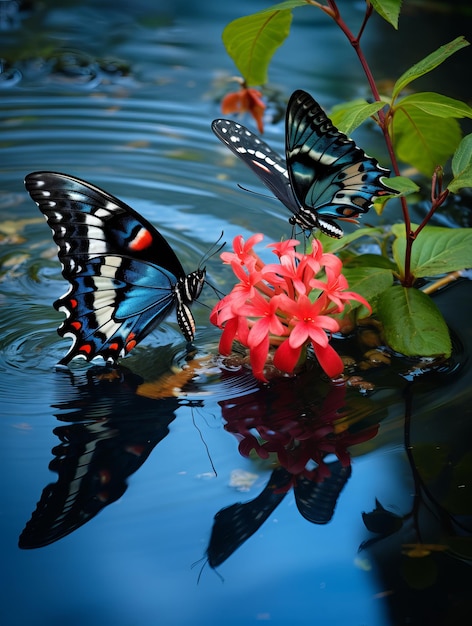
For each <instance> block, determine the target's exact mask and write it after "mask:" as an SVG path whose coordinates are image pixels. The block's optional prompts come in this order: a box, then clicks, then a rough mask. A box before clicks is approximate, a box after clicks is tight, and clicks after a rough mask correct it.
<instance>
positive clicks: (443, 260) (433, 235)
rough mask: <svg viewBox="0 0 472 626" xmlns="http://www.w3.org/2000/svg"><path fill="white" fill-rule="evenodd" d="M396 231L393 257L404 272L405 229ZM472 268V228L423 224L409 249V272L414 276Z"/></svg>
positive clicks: (433, 274)
mask: <svg viewBox="0 0 472 626" xmlns="http://www.w3.org/2000/svg"><path fill="white" fill-rule="evenodd" d="M392 230H396V232H398V235H397V236H396V239H395V240H394V242H393V249H392V250H393V257H394V259H395V261H396V263H397V264H398V267H399V268H401V271H402V272H404V266H405V250H406V237H405V229H404V228H403V229H392ZM469 267H472V228H445V227H443V226H426V227H425V228H423V230H422V231H421V232H420V234H419V235H418V237H417V239H416V241H415V242H414V244H413V247H412V250H411V271H412V274H413V275H414V276H415V278H424V277H426V276H437V275H438V274H447V273H448V272H455V271H457V270H463V269H465V268H469Z"/></svg>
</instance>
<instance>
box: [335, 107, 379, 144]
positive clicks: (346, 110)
mask: <svg viewBox="0 0 472 626" xmlns="http://www.w3.org/2000/svg"><path fill="white" fill-rule="evenodd" d="M384 106H385V102H372V103H369V102H366V101H365V100H362V99H359V100H353V101H352V102H347V103H345V104H338V105H336V106H335V107H333V109H332V110H331V113H330V118H331V121H332V122H333V124H334V125H335V126H336V127H337V128H338V129H339V130H340V131H341V132H343V133H345V134H346V135H348V136H349V135H350V134H351V133H352V131H354V130H355V129H356V128H357V127H358V126H360V125H361V124H362V122H364V121H365V120H366V119H368V118H369V117H372V115H375V114H376V113H377V112H378V111H380V109H382V108H383V107H384Z"/></svg>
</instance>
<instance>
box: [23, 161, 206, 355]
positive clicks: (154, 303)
mask: <svg viewBox="0 0 472 626" xmlns="http://www.w3.org/2000/svg"><path fill="white" fill-rule="evenodd" d="M25 185H26V188H27V190H28V192H29V194H30V195H31V197H32V199H33V200H34V201H35V202H36V203H37V205H38V207H39V209H40V210H41V212H42V213H43V214H44V216H45V217H46V219H47V222H48V224H49V226H50V227H51V229H52V232H53V237H54V241H55V242H56V244H57V246H58V256H59V260H60V262H61V264H62V274H63V276H64V278H66V279H67V280H68V281H69V283H70V289H69V291H68V292H67V293H66V294H65V295H64V296H62V297H61V298H59V299H58V300H57V301H56V302H55V303H54V306H55V308H56V309H57V310H60V311H63V312H64V313H65V314H66V319H65V320H64V322H63V323H62V325H61V326H60V328H59V329H58V333H59V335H61V336H63V337H66V336H67V337H71V338H72V339H73V344H72V346H71V348H70V350H69V352H68V353H67V355H66V356H65V357H64V358H63V359H62V360H61V361H60V362H61V363H62V364H67V363H68V362H69V361H70V360H71V359H73V358H74V357H76V356H81V357H83V358H85V359H86V360H91V359H94V358H95V357H97V356H102V357H103V358H104V359H105V360H107V361H112V362H115V361H116V360H117V359H118V358H119V357H122V356H125V355H126V354H128V352H130V350H131V349H132V348H133V347H134V346H135V345H136V344H137V343H139V342H140V341H141V340H142V339H143V338H144V337H145V336H146V335H147V334H148V333H149V332H150V331H151V330H152V329H153V328H155V327H156V326H157V325H158V324H159V323H160V322H161V321H162V320H163V319H164V318H165V317H167V315H168V314H169V313H170V312H171V311H172V310H173V309H176V313H177V321H178V323H179V326H180V328H181V330H182V333H183V335H184V337H185V339H186V340H187V341H192V340H193V338H194V334H195V324H194V320H193V316H192V314H191V311H190V308H189V307H190V305H191V303H192V302H193V301H194V300H196V299H197V298H198V296H199V295H200V293H201V290H202V288H203V283H204V280H205V270H204V269H198V270H195V271H194V272H192V273H190V274H185V272H184V270H183V268H182V265H181V264H180V261H179V260H178V258H177V256H176V255H175V253H174V251H173V250H172V248H171V247H170V246H169V244H168V243H167V241H166V240H165V239H164V237H163V236H162V235H161V234H160V233H159V232H158V231H157V230H156V229H155V228H154V226H152V225H151V224H150V223H149V222H148V221H147V220H145V219H144V218H143V217H142V216H140V215H139V214H138V213H137V212H136V211H134V210H133V209H132V208H131V207H129V206H128V205H126V204H125V203H124V202H122V201H121V200H118V198H115V197H114V196H112V195H110V194H108V193H107V192H105V191H103V190H102V189H99V188H98V187H95V186H94V185H91V184H90V183H88V182H86V181H82V180H80V179H78V178H74V177H72V176H68V175H65V174H59V173H56V172H34V173H32V174H29V175H28V176H27V177H26V180H25Z"/></svg>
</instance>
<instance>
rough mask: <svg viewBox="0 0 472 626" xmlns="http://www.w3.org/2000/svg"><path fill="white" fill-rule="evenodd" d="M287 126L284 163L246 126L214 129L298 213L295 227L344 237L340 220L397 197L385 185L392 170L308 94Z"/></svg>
mask: <svg viewBox="0 0 472 626" xmlns="http://www.w3.org/2000/svg"><path fill="white" fill-rule="evenodd" d="M285 127H286V130H285V148H286V150H285V152H286V154H285V156H286V158H285V160H284V159H283V158H282V157H281V156H280V155H279V154H277V153H276V152H275V151H274V150H272V148H270V146H268V145H267V144H266V143H265V142H264V141H262V139H260V138H259V137H257V135H254V134H253V133H251V131H249V130H248V129H247V128H245V127H244V126H242V125H241V124H237V123H236V122H232V121H230V120H222V119H219V120H215V121H214V122H213V124H212V129H213V131H214V133H215V134H216V135H217V137H218V138H219V139H220V140H221V141H222V142H223V143H224V144H225V145H226V146H228V148H230V150H231V151H232V152H233V153H234V154H236V155H237V156H239V157H240V158H241V159H242V160H243V161H244V163H246V165H248V166H249V167H250V168H251V169H252V170H253V172H255V173H256V174H257V175H258V176H259V178H260V179H261V180H262V182H263V183H264V184H265V185H266V186H267V187H268V188H269V189H270V190H271V191H272V193H273V194H274V195H275V196H276V197H277V198H278V199H279V200H280V201H281V202H282V203H283V204H284V205H285V206H286V207H287V208H288V209H289V210H290V211H291V212H292V213H293V217H292V218H290V222H291V223H294V224H297V225H298V226H300V227H301V228H302V229H303V230H305V231H308V232H311V231H312V230H313V229H315V228H319V229H320V230H321V231H322V232H324V233H325V234H327V235H329V236H331V237H337V238H339V237H342V236H343V234H344V233H343V230H342V228H341V227H340V226H339V225H338V224H337V223H336V221H335V220H339V219H351V220H352V219H354V218H356V217H358V216H359V214H360V213H365V212H366V211H368V210H369V209H370V208H371V206H372V203H373V200H374V199H375V198H376V197H379V196H384V195H390V194H395V193H396V191H394V190H393V189H390V188H389V187H387V185H385V184H384V183H383V181H382V178H383V177H388V175H389V170H387V169H385V168H383V167H381V166H380V165H379V164H378V162H377V161H376V160H375V159H374V158H372V157H368V156H367V155H366V154H365V152H364V151H363V150H362V148H359V147H358V146H357V145H356V144H355V142H354V141H352V139H349V138H348V137H347V136H346V135H344V134H343V133H341V132H340V131H338V130H337V129H336V128H335V127H334V126H333V124H332V123H331V121H330V120H329V118H328V117H327V116H326V115H325V113H324V112H323V110H322V109H321V107H320V106H319V104H318V103H317V102H316V101H315V100H314V99H313V98H312V97H311V96H310V95H309V94H308V93H306V92H304V91H301V90H298V91H295V92H294V93H293V94H292V96H291V98H290V101H289V103H288V107H287V113H286V123H285Z"/></svg>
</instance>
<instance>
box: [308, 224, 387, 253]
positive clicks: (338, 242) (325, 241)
mask: <svg viewBox="0 0 472 626" xmlns="http://www.w3.org/2000/svg"><path fill="white" fill-rule="evenodd" d="M375 235H383V229H382V228H358V229H357V230H355V231H353V232H352V233H349V234H348V235H345V236H344V237H342V238H341V239H334V237H328V235H324V234H323V233H321V232H320V233H317V234H316V238H317V239H318V240H319V241H320V242H321V244H322V246H323V252H331V253H333V254H334V253H335V252H339V251H340V250H342V249H343V248H346V247H347V246H348V245H349V244H350V243H352V242H353V241H356V239H360V238H361V237H375Z"/></svg>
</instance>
